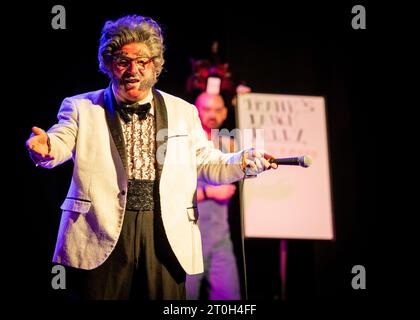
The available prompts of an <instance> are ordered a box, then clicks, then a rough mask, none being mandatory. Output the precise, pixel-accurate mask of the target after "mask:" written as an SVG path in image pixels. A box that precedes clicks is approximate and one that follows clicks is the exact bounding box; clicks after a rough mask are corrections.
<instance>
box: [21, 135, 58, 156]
mask: <svg viewBox="0 0 420 320" xmlns="http://www.w3.org/2000/svg"><path fill="white" fill-rule="evenodd" d="M26 147H27V148H28V150H29V151H30V152H31V153H32V156H35V157H36V159H37V160H40V161H49V160H53V159H54V157H53V156H51V155H50V152H51V148H50V145H49V141H48V135H47V134H46V132H45V131H44V130H42V129H41V128H38V127H32V134H31V136H30V137H29V139H28V140H27V141H26Z"/></svg>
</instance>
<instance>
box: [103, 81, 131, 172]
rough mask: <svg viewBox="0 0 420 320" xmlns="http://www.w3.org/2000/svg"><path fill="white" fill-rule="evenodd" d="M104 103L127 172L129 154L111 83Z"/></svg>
mask: <svg viewBox="0 0 420 320" xmlns="http://www.w3.org/2000/svg"><path fill="white" fill-rule="evenodd" d="M104 103H105V115H106V122H107V124H108V128H109V131H110V132H111V136H112V139H113V140H114V143H115V146H116V147H117V150H118V154H119V155H120V158H121V160H122V163H123V165H124V169H125V172H127V154H126V150H125V142H124V136H123V132H122V128H121V123H120V119H119V117H118V114H117V112H115V107H116V106H117V102H116V101H115V98H114V94H113V93H112V89H111V85H109V87H108V88H107V89H105V93H104Z"/></svg>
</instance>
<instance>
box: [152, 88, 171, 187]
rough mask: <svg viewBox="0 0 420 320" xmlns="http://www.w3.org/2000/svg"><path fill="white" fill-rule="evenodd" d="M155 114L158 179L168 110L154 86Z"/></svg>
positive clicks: (163, 149)
mask: <svg viewBox="0 0 420 320" xmlns="http://www.w3.org/2000/svg"><path fill="white" fill-rule="evenodd" d="M152 92H153V101H154V105H155V116H156V161H157V173H158V175H157V177H158V179H159V180H160V176H161V174H162V169H163V164H164V162H165V157H166V148H167V146H166V143H167V140H168V112H167V110H166V105H165V101H164V100H163V97H162V95H161V94H160V93H159V91H157V90H156V89H155V88H153V89H152Z"/></svg>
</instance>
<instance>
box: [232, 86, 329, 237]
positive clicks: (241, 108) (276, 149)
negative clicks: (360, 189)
mask: <svg viewBox="0 0 420 320" xmlns="http://www.w3.org/2000/svg"><path fill="white" fill-rule="evenodd" d="M237 125H238V128H239V129H240V132H241V134H242V135H244V133H245V132H248V133H249V132H253V133H252V135H253V140H254V143H256V145H254V146H255V147H256V148H263V149H265V150H266V151H267V152H268V153H270V154H272V155H273V156H274V157H275V158H285V157H294V156H302V155H307V156H309V157H310V158H311V160H312V164H311V166H310V167H309V168H302V167H299V166H280V167H279V168H278V169H277V170H270V171H267V172H263V173H262V174H260V175H258V177H257V178H255V179H246V180H245V182H244V184H243V190H242V193H241V204H242V208H241V209H242V212H243V215H244V225H245V236H246V237H255V238H281V239H333V238H334V227H333V214H332V203H331V190H330V169H329V153H328V141H327V126H326V115H325V100H324V98H323V97H314V96H294V95H279V94H259V93H247V94H241V95H239V96H238V107H237ZM244 129H245V130H244ZM246 129H252V130H246ZM245 136H246V133H245ZM261 137H263V139H261ZM255 138H256V139H257V140H256V141H255ZM245 140H249V138H248V139H247V138H242V145H241V147H249V143H244V141H245Z"/></svg>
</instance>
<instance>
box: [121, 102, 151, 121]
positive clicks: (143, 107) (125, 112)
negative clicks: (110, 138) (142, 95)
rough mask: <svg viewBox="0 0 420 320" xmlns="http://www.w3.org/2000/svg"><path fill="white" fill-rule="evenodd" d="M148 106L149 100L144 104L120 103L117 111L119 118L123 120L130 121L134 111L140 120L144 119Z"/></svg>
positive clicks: (149, 105) (149, 106)
mask: <svg viewBox="0 0 420 320" xmlns="http://www.w3.org/2000/svg"><path fill="white" fill-rule="evenodd" d="M150 108H151V104H150V103H149V102H148V103H145V104H139V103H133V104H121V106H120V110H119V111H120V116H121V118H123V120H124V121H125V122H130V121H131V118H132V117H133V114H134V113H135V114H137V116H138V117H139V119H140V120H144V119H146V115H147V113H148V112H149V110H150Z"/></svg>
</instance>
